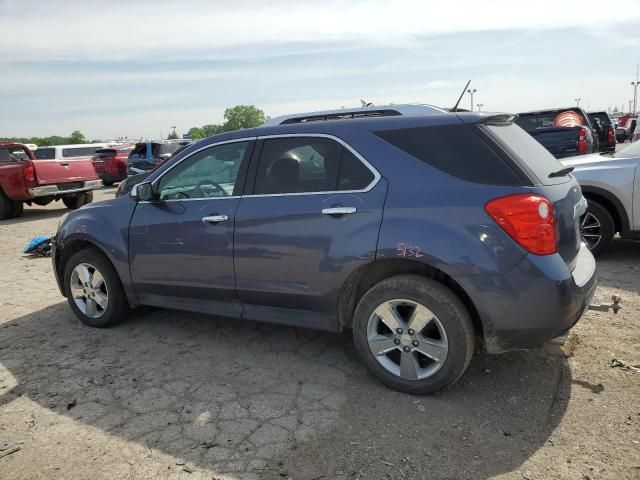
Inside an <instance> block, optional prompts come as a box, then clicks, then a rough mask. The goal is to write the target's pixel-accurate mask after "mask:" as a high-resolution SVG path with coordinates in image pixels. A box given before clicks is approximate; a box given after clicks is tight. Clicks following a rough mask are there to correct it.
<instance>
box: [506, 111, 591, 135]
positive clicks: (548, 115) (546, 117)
mask: <svg viewBox="0 0 640 480" xmlns="http://www.w3.org/2000/svg"><path fill="white" fill-rule="evenodd" d="M516 123H517V124H518V125H520V126H521V127H522V128H524V129H525V130H526V131H527V132H533V131H536V130H541V129H544V128H562V127H569V128H570V127H581V126H583V125H586V124H588V123H587V121H586V120H585V118H584V116H583V115H582V113H581V112H580V110H577V109H575V110H574V109H567V110H553V111H550V112H539V113H523V114H520V115H519V116H518V118H517V120H516Z"/></svg>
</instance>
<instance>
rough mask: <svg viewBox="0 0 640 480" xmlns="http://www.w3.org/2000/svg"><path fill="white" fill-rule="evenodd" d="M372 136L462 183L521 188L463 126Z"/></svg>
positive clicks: (496, 157) (501, 162) (508, 169)
mask: <svg viewBox="0 0 640 480" xmlns="http://www.w3.org/2000/svg"><path fill="white" fill-rule="evenodd" d="M519 130H520V129H519ZM375 134H376V135H377V136H378V137H380V138H382V139H383V140H385V141H387V142H389V143H390V144H392V145H393V146H395V147H397V148H399V149H400V150H403V151H404V152H406V153H408V154H409V155H411V156H413V157H415V158H417V159H418V160H421V161H423V162H424V163H427V164H429V165H431V166H432V167H435V168H437V169H438V170H442V171H443V172H446V173H448V174H449V175H453V176H454V177H458V178H460V179H462V180H466V181H468V182H474V183H484V184H490V185H522V180H521V179H520V178H519V177H518V176H517V175H516V173H515V172H514V171H513V169H512V168H511V167H510V166H509V165H507V162H506V161H505V160H503V159H502V158H501V157H500V156H499V155H498V154H497V153H496V152H495V151H494V150H493V149H492V148H491V147H489V145H487V143H485V142H484V141H483V140H482V139H481V138H480V137H479V135H478V134H476V133H475V132H474V131H472V130H471V128H470V127H468V126H466V125H442V126H437V127H418V128H403V129H398V130H385V131H380V132H375ZM534 141H535V140H534Z"/></svg>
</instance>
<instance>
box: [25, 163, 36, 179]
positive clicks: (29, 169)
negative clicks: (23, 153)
mask: <svg viewBox="0 0 640 480" xmlns="http://www.w3.org/2000/svg"><path fill="white" fill-rule="evenodd" d="M22 175H23V176H24V179H25V181H27V182H30V183H33V182H35V181H36V169H35V167H34V166H33V163H29V164H28V165H26V166H25V167H24V169H23V170H22Z"/></svg>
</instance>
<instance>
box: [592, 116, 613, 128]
mask: <svg viewBox="0 0 640 480" xmlns="http://www.w3.org/2000/svg"><path fill="white" fill-rule="evenodd" d="M589 117H591V119H592V120H593V119H598V120H600V123H601V124H602V125H603V126H607V127H608V126H610V125H611V119H610V118H609V115H607V114H606V113H591V114H589Z"/></svg>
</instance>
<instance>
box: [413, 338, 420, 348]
mask: <svg viewBox="0 0 640 480" xmlns="http://www.w3.org/2000/svg"><path fill="white" fill-rule="evenodd" d="M412 343H413V346H414V347H417V346H418V345H420V344H419V343H418V341H417V340H414V341H413V342H412Z"/></svg>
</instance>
